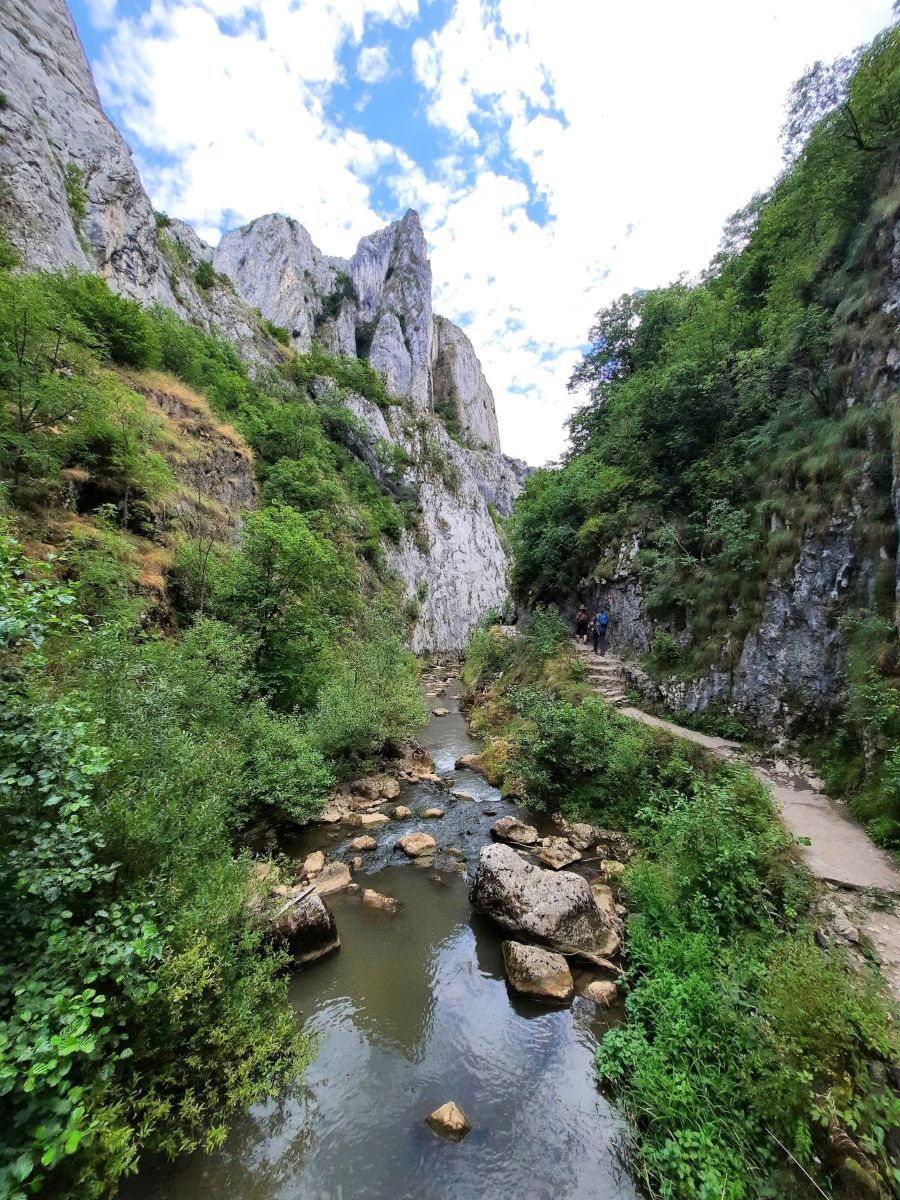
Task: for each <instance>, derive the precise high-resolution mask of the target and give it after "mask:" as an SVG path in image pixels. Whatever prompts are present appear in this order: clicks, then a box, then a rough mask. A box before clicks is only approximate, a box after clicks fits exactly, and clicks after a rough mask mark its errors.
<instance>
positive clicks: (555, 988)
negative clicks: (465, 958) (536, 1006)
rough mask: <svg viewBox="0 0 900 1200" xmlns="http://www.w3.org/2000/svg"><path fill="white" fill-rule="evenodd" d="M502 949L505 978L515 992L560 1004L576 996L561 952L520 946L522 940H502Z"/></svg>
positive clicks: (570, 974) (567, 966) (570, 975)
mask: <svg viewBox="0 0 900 1200" xmlns="http://www.w3.org/2000/svg"><path fill="white" fill-rule="evenodd" d="M501 950H502V951H503V966H504V968H505V970H506V978H507V980H508V981H509V986H510V987H511V988H512V989H513V991H514V992H518V993H519V995H521V996H531V997H532V998H533V999H535V1000H555V1001H558V1002H559V1003H562V1004H565V1003H568V1001H569V1000H571V999H572V997H573V996H574V995H575V984H574V982H573V980H572V972H571V971H570V970H569V964H568V963H567V962H566V960H565V959H564V958H563V956H562V955H561V954H554V952H553V951H552V950H545V949H543V948H542V947H541V946H523V945H522V943H521V942H504V943H503V945H502V947H501Z"/></svg>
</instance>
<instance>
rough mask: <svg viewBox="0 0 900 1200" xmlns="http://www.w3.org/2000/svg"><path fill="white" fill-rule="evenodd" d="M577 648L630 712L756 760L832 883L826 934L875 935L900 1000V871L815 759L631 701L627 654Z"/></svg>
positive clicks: (849, 942) (854, 939) (591, 672)
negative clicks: (707, 729) (781, 754)
mask: <svg viewBox="0 0 900 1200" xmlns="http://www.w3.org/2000/svg"><path fill="white" fill-rule="evenodd" d="M576 654H577V655H578V657H579V658H580V659H581V660H582V661H583V662H584V663H585V669H586V672H587V678H588V681H589V682H590V683H591V684H592V685H593V687H594V688H595V689H596V691H597V692H598V693H599V694H600V695H601V696H603V697H604V699H606V700H608V701H609V702H610V703H611V704H615V705H616V706H617V707H618V708H619V711H620V712H622V713H623V715H624V716H626V717H631V718H632V720H635V721H642V722H643V723H644V724H645V725H653V726H655V727H656V728H659V729H665V730H666V731H667V732H668V733H671V734H672V735H673V736H674V737H681V738H685V739H686V740H687V741H690V742H695V743H696V744H697V745H699V746H703V747H704V749H706V750H709V751H710V752H711V753H713V754H718V755H719V756H720V757H722V758H726V759H729V760H730V761H735V762H737V761H743V762H746V763H747V764H748V765H749V766H750V767H752V769H753V770H754V771H755V773H756V775H757V776H758V777H759V779H760V780H761V781H762V782H763V783H764V784H765V785H766V787H768V788H769V789H770V791H771V793H772V796H773V798H774V800H775V802H776V804H777V806H778V808H779V809H780V811H781V816H782V819H783V821H784V823H785V825H786V826H787V828H788V829H789V830H790V832H791V833H792V834H793V836H794V837H795V838H797V839H803V840H802V841H800V842H799V844H798V852H799V854H800V857H801V859H802V860H803V862H804V863H805V864H806V866H807V868H808V869H809V871H810V873H811V874H812V875H813V876H814V877H815V878H816V879H819V880H821V881H822V882H823V884H824V885H825V886H824V889H823V892H824V896H823V900H822V903H821V905H820V908H821V913H822V918H823V925H824V927H825V928H824V929H823V933H824V935H825V936H827V937H828V938H830V939H831V940H834V941H837V942H840V943H842V944H844V945H846V946H847V947H848V948H849V949H850V950H851V952H857V950H856V948H857V947H858V946H859V944H860V938H861V937H862V939H864V940H865V939H867V940H868V942H869V943H870V946H871V950H872V953H873V955H874V957H875V958H876V959H877V961H878V963H879V964H880V966H881V970H882V973H883V974H884V976H885V979H886V980H887V982H888V984H889V986H890V987H891V990H892V991H893V993H894V995H895V996H897V997H898V999H900V916H898V915H897V912H896V911H895V910H896V907H897V901H898V899H900V871H898V870H897V868H896V866H895V865H894V861H893V859H892V858H891V856H890V855H889V854H887V853H886V852H885V851H884V850H880V849H879V848H878V847H877V846H876V845H874V843H873V842H872V841H871V839H870V838H869V837H868V835H867V834H866V832H865V830H864V829H863V828H862V827H861V826H860V825H858V824H857V823H856V821H854V820H853V818H852V817H851V816H850V814H849V813H848V812H847V810H846V809H845V808H844V807H843V805H840V804H838V803H836V802H835V801H834V800H831V799H830V798H829V797H828V796H826V795H825V793H824V791H823V790H822V784H821V781H820V780H818V779H816V777H815V776H814V775H813V774H812V772H811V770H810V768H809V766H808V765H807V764H806V763H804V762H802V761H800V760H799V759H794V758H791V759H790V760H788V759H787V758H774V757H770V756H766V755H762V754H747V753H744V751H743V750H742V748H741V746H740V744H739V743H738V742H732V741H729V740H728V739H727V738H720V737H711V736H709V735H707V734H704V733H698V732H697V731H696V730H693V729H685V728H684V727H683V726H681V725H676V724H675V723H674V722H672V721H665V720H662V719H661V718H660V717H654V716H652V715H651V714H650V713H645V712H643V711H642V710H641V709H639V708H633V707H630V706H628V705H625V704H624V703H623V702H624V700H625V698H626V692H627V684H626V682H625V677H624V674H623V672H622V664H621V661H620V660H619V659H618V658H616V657H615V656H614V655H612V654H606V655H605V656H603V657H599V656H595V655H593V654H592V653H590V652H589V651H588V649H587V648H586V647H584V646H583V645H580V644H578V645H576ZM807 840H808V842H809V845H807V844H806V841H807Z"/></svg>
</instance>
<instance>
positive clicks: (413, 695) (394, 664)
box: [312, 612, 425, 763]
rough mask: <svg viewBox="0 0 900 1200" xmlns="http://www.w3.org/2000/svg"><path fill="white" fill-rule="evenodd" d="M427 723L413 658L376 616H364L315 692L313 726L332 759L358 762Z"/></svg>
mask: <svg viewBox="0 0 900 1200" xmlns="http://www.w3.org/2000/svg"><path fill="white" fill-rule="evenodd" d="M424 723H425V709H424V705H423V703H422V696H421V693H420V691H419V683H418V669H417V666H416V660H415V658H414V657H413V656H412V655H411V654H410V653H409V652H408V651H407V650H406V649H405V648H404V645H403V642H402V641H401V638H400V636H399V635H398V634H397V633H396V632H395V631H394V630H393V629H392V628H391V625H390V623H389V621H387V619H386V618H385V617H384V615H383V614H380V613H377V612H375V613H367V614H365V616H364V617H363V618H362V620H361V623H360V628H359V629H358V631H357V634H356V636H355V637H354V639H353V642H352V643H351V645H350V647H349V648H348V650H347V653H346V657H345V658H344V659H343V660H342V661H340V662H339V663H338V664H337V665H336V669H335V671H334V673H333V674H332V675H331V677H330V678H329V679H328V680H327V681H326V683H325V684H324V685H323V687H322V690H321V692H320V693H319V700H318V704H317V707H316V712H315V716H314V718H313V722H312V728H314V729H315V731H316V737H317V739H318V742H319V746H320V747H321V749H322V751H323V753H324V754H326V755H327V756H328V757H329V758H330V759H332V760H338V759H340V760H341V761H342V762H343V761H344V760H347V761H349V762H351V763H352V762H360V761H363V760H366V759H371V758H372V757H373V756H374V755H376V754H378V753H379V751H381V750H382V749H383V748H384V747H385V746H386V745H387V744H388V742H396V741H401V740H403V739H404V738H406V737H409V736H410V735H411V734H412V732H413V731H414V730H415V729H416V728H417V727H418V726H420V725H424Z"/></svg>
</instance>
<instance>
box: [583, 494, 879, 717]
mask: <svg viewBox="0 0 900 1200" xmlns="http://www.w3.org/2000/svg"><path fill="white" fill-rule="evenodd" d="M858 539H859V527H858V525H857V523H856V520H855V517H854V514H852V513H847V514H844V515H842V516H835V517H833V518H832V520H831V524H830V527H829V529H828V530H827V531H826V532H825V533H822V534H819V533H816V532H814V531H812V530H809V531H807V534H806V536H805V537H804V540H803V545H802V548H801V551H800V557H799V559H798V561H797V563H796V565H795V566H794V569H793V572H792V573H791V576H790V578H789V579H786V580H776V581H775V582H773V583H771V584H770V586H769V590H768V593H767V594H766V597H765V600H764V601H763V606H762V613H761V616H760V620H759V625H758V627H757V629H756V630H755V631H752V632H751V633H750V634H748V636H747V637H746V639H745V640H744V642H743V645H742V646H741V648H740V652H739V653H738V654H737V658H736V661H735V664H734V666H733V667H731V668H727V667H725V666H716V667H712V668H711V669H710V670H709V671H708V672H707V673H706V674H705V675H703V676H701V677H699V678H696V679H691V680H684V679H679V678H677V677H672V678H671V679H667V680H662V681H660V682H657V681H654V680H652V679H651V678H650V677H649V676H648V675H647V674H646V672H644V671H642V670H641V669H640V668H639V667H636V666H634V665H632V664H626V665H625V674H626V678H627V679H628V682H629V683H630V684H631V685H632V686H633V687H634V688H635V689H636V690H637V691H638V692H639V693H640V694H641V695H642V696H644V698H645V699H647V700H651V701H653V702H655V703H663V704H665V705H666V706H667V707H669V708H672V709H676V708H684V709H687V711H688V712H699V711H702V710H703V709H705V708H707V707H708V706H709V705H710V704H711V703H717V704H720V705H722V706H724V707H725V708H727V709H728V710H729V711H731V712H734V713H735V714H739V715H741V716H742V717H743V718H744V719H746V720H747V721H748V722H749V723H750V724H751V725H753V726H755V727H756V728H758V729H762V730H770V731H775V730H779V731H781V730H784V731H786V732H789V733H790V732H792V731H796V730H799V729H802V728H814V727H816V726H821V725H822V724H823V723H825V722H826V721H827V719H828V717H829V715H830V714H831V712H832V711H834V710H836V709H837V708H839V707H840V705H841V703H842V700H843V681H844V678H845V675H846V650H845V645H844V637H843V635H842V634H841V632H840V629H839V624H838V623H839V619H840V616H841V614H842V613H843V612H845V611H846V610H847V608H848V606H850V605H851V604H853V603H858V604H861V605H863V606H866V605H868V604H870V603H871V600H872V595H873V591H874V584H875V571H876V568H877V562H876V560H875V559H874V557H873V556H872V554H871V552H867V551H866V550H865V549H864V548H863V547H861V546H860V545H859V541H858ZM635 553H636V548H635ZM633 557H634V555H633V554H630V553H628V552H623V554H622V555H621V556H620V568H621V569H620V571H617V574H616V576H615V577H614V578H613V579H612V580H610V581H604V582H599V583H598V582H595V583H594V584H593V586H592V589H591V600H592V601H593V600H594V599H595V598H599V597H601V596H602V597H603V598H607V597H608V599H609V603H610V613H611V618H610V619H611V627H610V646H611V647H613V648H614V649H618V648H623V649H631V650H636V651H638V652H646V651H647V650H648V649H649V648H650V643H651V641H652V639H653V635H654V633H655V631H656V629H657V628H663V629H665V628H666V626H665V625H664V624H660V623H657V622H654V621H652V620H651V619H650V618H649V617H648V616H647V615H646V612H645V610H644V599H643V595H642V592H641V588H640V582H639V580H638V579H637V578H636V577H635V576H634V575H633V574H631V573H630V560H631V559H633ZM676 636H677V637H680V638H681V640H683V641H686V640H688V639H689V638H690V630H689V629H687V630H682V631H681V632H680V634H676ZM729 650H730V647H729V646H727V645H725V646H724V647H723V661H724V660H725V659H727V656H728V653H729Z"/></svg>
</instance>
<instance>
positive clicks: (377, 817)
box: [356, 812, 388, 829]
mask: <svg viewBox="0 0 900 1200" xmlns="http://www.w3.org/2000/svg"><path fill="white" fill-rule="evenodd" d="M387 822H388V817H386V816H385V814H384V813H379V812H371V813H360V815H359V817H357V820H356V824H357V825H362V827H363V828H364V829H368V828H371V827H372V826H373V825H386V824H387Z"/></svg>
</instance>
